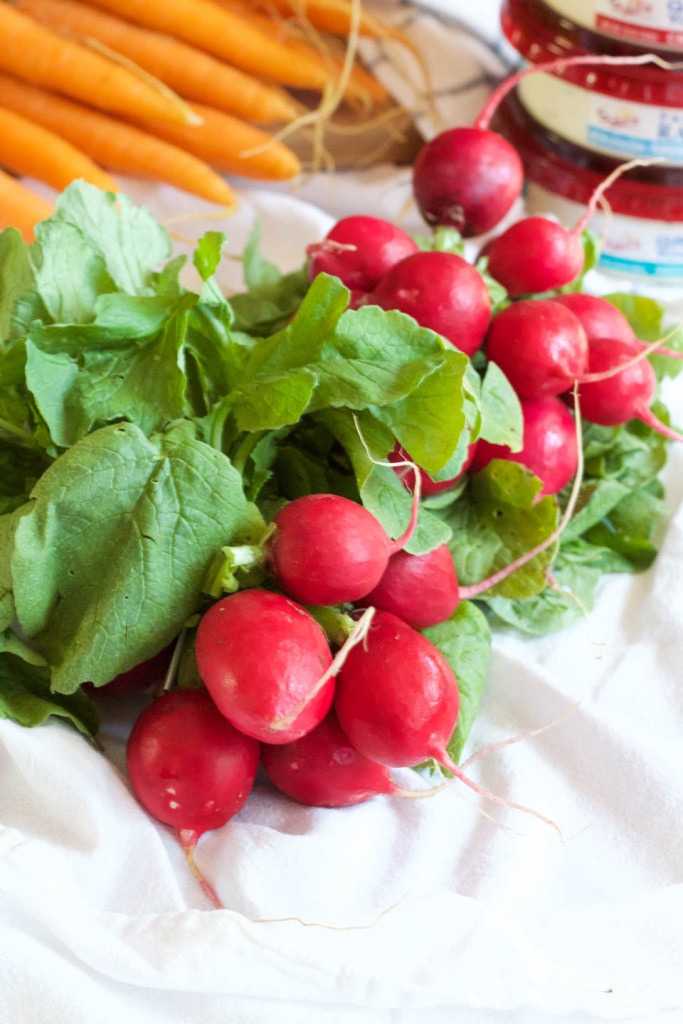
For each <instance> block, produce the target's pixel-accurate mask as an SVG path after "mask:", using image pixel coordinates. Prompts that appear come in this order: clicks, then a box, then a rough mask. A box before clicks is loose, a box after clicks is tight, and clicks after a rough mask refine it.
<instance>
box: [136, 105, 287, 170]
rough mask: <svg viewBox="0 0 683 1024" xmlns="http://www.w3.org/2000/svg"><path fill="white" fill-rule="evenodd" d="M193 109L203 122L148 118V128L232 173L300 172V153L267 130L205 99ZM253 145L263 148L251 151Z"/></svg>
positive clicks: (220, 168) (213, 165) (209, 162)
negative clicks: (173, 121) (191, 122)
mask: <svg viewBox="0 0 683 1024" xmlns="http://www.w3.org/2000/svg"><path fill="white" fill-rule="evenodd" d="M192 109H193V110H196V111H197V113H198V114H199V116H200V117H201V119H202V123H201V124H198V125H192V124H187V125H186V124H169V122H168V121H164V122H161V121H154V122H146V123H145V128H146V129H147V130H148V131H150V132H152V133H153V134H154V135H159V136H161V138H162V139H167V140H168V141H169V142H172V143H174V144H175V145H176V146H180V147H182V148H183V149H187V150H189V151H190V152H191V153H196V154H197V155H198V156H200V157H201V158H202V160H206V162H207V163H208V164H211V166H212V167H216V168H217V169H218V170H220V171H225V172H226V173H228V174H239V175H240V176H241V177H243V178H252V179H255V180H261V181H288V180H289V179H290V178H295V177H296V176H297V174H299V173H300V171H301V164H300V162H299V159H298V157H297V156H295V154H294V153H293V152H292V151H291V149H289V148H288V147H287V146H285V145H284V144H283V143H282V142H277V141H276V140H275V139H272V138H271V137H270V135H267V134H266V132H263V131H261V130H260V129H259V128H256V127H254V125H251V124H247V123H246V122H245V121H238V120H237V118H235V117H231V116H230V115H229V114H224V113H223V111H222V110H214V109H213V108H212V107H205V106H204V105H203V104H201V103H194V104H193V106H192ZM252 149H258V150H259V152H257V153H253V154H251V155H250V154H249V150H252Z"/></svg>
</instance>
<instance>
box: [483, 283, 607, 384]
mask: <svg viewBox="0 0 683 1024" xmlns="http://www.w3.org/2000/svg"><path fill="white" fill-rule="evenodd" d="M486 355H487V356H488V358H489V359H490V360H491V361H492V362H494V363H496V364H497V365H498V366H499V367H500V369H501V370H502V371H503V373H504V374H505V375H506V377H507V378H508V380H509V381H510V384H511V385H512V387H513V388H514V390H515V391H516V392H517V394H518V395H519V396H520V397H524V398H543V397H545V396H547V395H559V394H562V392H563V391H567V390H568V389H569V388H570V387H571V386H572V385H573V383H574V381H575V380H576V379H577V378H580V377H582V376H583V374H584V373H585V372H586V370H587V367H588V341H587V339H586V335H585V332H584V329H583V327H582V326H581V322H580V321H579V319H578V317H576V316H575V315H574V314H573V313H572V312H571V310H569V309H567V308H566V307H565V306H563V305H561V304H560V303H559V302H555V300H554V299H523V300H522V301H521V302H515V303H513V304H512V305H511V306H508V307H507V308H506V309H503V310H501V312H500V313H498V314H497V315H496V316H495V317H494V318H493V320H492V321H491V326H490V328H489V332H488V335H487V337H486Z"/></svg>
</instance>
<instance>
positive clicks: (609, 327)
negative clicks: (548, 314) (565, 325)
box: [553, 292, 636, 344]
mask: <svg viewBox="0 0 683 1024" xmlns="http://www.w3.org/2000/svg"><path fill="white" fill-rule="evenodd" d="M553 302H560V303H561V304H562V305H563V306H566V308H567V309H571V311H572V313H573V314H574V316H576V317H578V318H579V320H580V321H581V326H582V327H583V329H584V331H585V332H586V337H587V338H588V342H589V344H590V342H591V341H592V340H593V338H615V339H616V340H617V341H625V342H629V341H635V340H636V336H635V334H634V333H633V328H632V327H631V325H630V323H629V322H628V320H627V319H626V317H625V316H624V314H623V313H622V312H621V310H619V309H617V307H616V306H615V305H613V304H612V303H611V302H609V301H608V300H607V299H603V298H601V297H600V296H599V295H588V293H587V292H566V293H565V294H562V295H554V296H553Z"/></svg>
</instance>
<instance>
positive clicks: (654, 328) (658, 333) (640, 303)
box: [605, 292, 683, 379]
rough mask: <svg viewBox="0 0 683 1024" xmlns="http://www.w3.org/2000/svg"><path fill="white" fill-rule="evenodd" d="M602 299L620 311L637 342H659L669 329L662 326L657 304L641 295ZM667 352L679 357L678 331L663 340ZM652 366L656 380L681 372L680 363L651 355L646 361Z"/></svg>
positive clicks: (682, 338)
mask: <svg viewBox="0 0 683 1024" xmlns="http://www.w3.org/2000/svg"><path fill="white" fill-rule="evenodd" d="M605 298H606V299H607V300H608V301H609V302H611V303H612V305H613V306H616V307H617V309H619V310H621V312H622V313H623V314H624V316H625V317H626V319H627V320H628V322H629V323H630V325H631V327H632V328H633V333H634V334H635V336H636V337H637V338H639V339H640V340H641V341H659V339H660V338H663V337H664V336H665V335H666V334H668V333H670V329H669V328H666V327H664V326H663V324H664V314H665V309H664V306H662V305H661V303H659V302H657V301H656V300H655V299H651V298H649V297H648V296H645V295H634V294H633V293H631V292H613V293H612V294H611V295H606V296H605ZM664 344H665V345H666V347H667V348H671V349H674V350H675V351H677V352H681V353H683V332H681V330H680V328H679V329H678V330H677V331H676V332H675V333H674V334H673V336H672V337H670V338H667V340H666V342H665V343H664ZM648 358H649V360H650V362H651V363H652V365H653V367H654V369H655V372H656V374H657V376H658V378H660V379H661V378H662V377H676V376H677V375H678V374H679V373H680V372H681V369H682V368H683V363H682V362H681V360H680V359H672V358H671V357H669V356H662V355H658V354H657V353H653V354H652V355H651V356H649V357H648Z"/></svg>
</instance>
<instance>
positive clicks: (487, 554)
mask: <svg viewBox="0 0 683 1024" xmlns="http://www.w3.org/2000/svg"><path fill="white" fill-rule="evenodd" d="M540 489H541V482H540V480H538V479H537V478H536V477H535V476H533V474H532V473H530V472H529V471H528V470H527V469H525V468H524V467H523V466H520V465H518V463H516V462H506V461H503V460H501V459H493V460H492V461H491V462H490V463H489V465H488V466H487V467H486V468H485V469H483V470H482V471H481V472H480V473H476V474H474V476H472V477H471V478H470V481H469V486H468V488H467V490H466V491H465V493H464V494H463V496H462V497H461V498H460V500H459V501H457V502H456V503H455V505H453V506H451V509H450V510H449V513H448V516H447V518H446V522H447V523H448V525H449V526H450V528H451V530H452V539H451V541H450V543H449V547H450V550H451V553H452V555H453V561H454V563H455V568H456V572H457V575H458V580H459V581H460V583H461V585H466V586H468V585H471V584H476V583H479V582H481V581H483V580H485V579H488V578H489V576H491V575H493V574H494V573H496V572H498V571H499V570H502V569H505V568H506V567H507V566H508V565H510V564H511V563H512V562H514V561H515V560H516V559H517V558H519V557H520V556H521V555H525V554H526V553H527V552H528V551H531V550H532V549H533V548H535V547H536V546H537V545H538V544H541V543H542V542H543V541H544V540H546V539H547V538H548V537H549V536H550V535H551V534H552V533H553V531H554V529H555V527H556V525H557V504H556V502H555V500H554V498H552V497H551V496H550V495H546V497H544V498H542V499H541V500H540V501H538V500H537V497H538V492H539V491H540ZM555 548H556V544H553V545H550V546H549V547H548V548H547V549H546V550H545V551H543V552H541V553H540V554H538V555H536V557H535V558H533V559H531V561H529V562H527V563H526V565H524V566H522V567H521V568H519V569H517V570H516V571H515V572H513V573H512V574H511V575H510V576H507V577H506V578H505V579H504V580H503V581H502V582H501V583H498V584H497V585H496V586H494V587H491V588H490V589H489V590H487V591H486V596H487V597H489V596H494V595H501V596H503V597H511V598H524V597H530V596H531V595H533V594H536V593H539V592H540V591H541V590H542V589H543V587H544V586H545V569H546V567H547V566H548V565H550V563H551V561H552V559H553V555H554V553H555Z"/></svg>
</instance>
